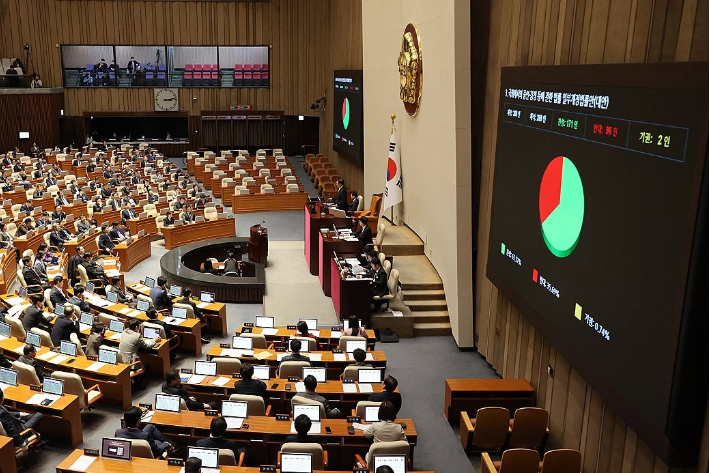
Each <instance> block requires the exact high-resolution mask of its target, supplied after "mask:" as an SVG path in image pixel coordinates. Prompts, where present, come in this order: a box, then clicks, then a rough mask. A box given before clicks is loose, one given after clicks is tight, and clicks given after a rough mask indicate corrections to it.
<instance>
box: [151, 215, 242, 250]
mask: <svg viewBox="0 0 710 473" xmlns="http://www.w3.org/2000/svg"><path fill="white" fill-rule="evenodd" d="M163 236H164V237H165V248H166V249H168V250H172V249H173V248H176V247H178V246H182V245H185V244H187V243H194V242H196V241H202V240H214V239H217V238H230V237H232V238H234V237H236V236H237V227H236V224H235V222H234V219H233V218H220V219H217V220H211V221H204V222H200V223H192V224H190V225H180V226H179V227H172V226H171V227H163Z"/></svg>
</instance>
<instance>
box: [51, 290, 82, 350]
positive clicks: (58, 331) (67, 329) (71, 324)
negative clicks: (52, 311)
mask: <svg viewBox="0 0 710 473" xmlns="http://www.w3.org/2000/svg"><path fill="white" fill-rule="evenodd" d="M70 300H71V299H70ZM72 333H75V334H76V335H77V336H79V334H81V330H80V329H79V318H78V317H77V316H76V314H75V313H74V306H73V305H71V304H67V305H65V306H64V313H63V314H62V315H60V316H59V317H58V318H57V320H55V321H54V326H53V327H52V333H51V334H50V337H51V338H52V344H53V345H54V346H55V347H58V346H59V345H60V344H61V343H62V340H64V341H67V342H68V341H70V336H71V334H72Z"/></svg>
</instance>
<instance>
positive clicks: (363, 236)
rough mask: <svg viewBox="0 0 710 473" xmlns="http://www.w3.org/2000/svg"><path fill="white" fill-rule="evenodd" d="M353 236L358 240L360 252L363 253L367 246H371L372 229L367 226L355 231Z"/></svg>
mask: <svg viewBox="0 0 710 473" xmlns="http://www.w3.org/2000/svg"><path fill="white" fill-rule="evenodd" d="M354 235H355V236H356V237H357V239H358V240H360V251H364V250H365V247H366V246H367V245H370V244H372V229H371V228H370V226H369V225H365V226H364V227H362V228H361V229H360V230H358V231H356V232H355V233H354Z"/></svg>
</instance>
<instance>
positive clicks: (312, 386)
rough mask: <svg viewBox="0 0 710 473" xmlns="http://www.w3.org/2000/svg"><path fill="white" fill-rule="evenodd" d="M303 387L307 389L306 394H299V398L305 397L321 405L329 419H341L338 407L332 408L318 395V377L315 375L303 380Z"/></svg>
mask: <svg viewBox="0 0 710 473" xmlns="http://www.w3.org/2000/svg"><path fill="white" fill-rule="evenodd" d="M303 385H304V386H305V387H306V392H305V393H298V395H299V396H301V397H305V398H306V399H310V400H311V401H315V402H317V403H319V404H322V405H323V407H324V408H325V415H326V416H327V417H328V418H329V419H337V418H338V417H340V409H338V408H337V407H331V406H330V405H329V404H328V400H327V399H326V398H324V397H323V396H321V395H320V394H316V388H317V387H318V381H317V380H316V377H315V376H313V375H310V374H309V375H308V376H306V378H305V379H304V380H303Z"/></svg>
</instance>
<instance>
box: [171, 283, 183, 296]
mask: <svg viewBox="0 0 710 473" xmlns="http://www.w3.org/2000/svg"><path fill="white" fill-rule="evenodd" d="M170 294H171V295H173V296H175V297H180V296H181V295H182V287H180V286H170Z"/></svg>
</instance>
